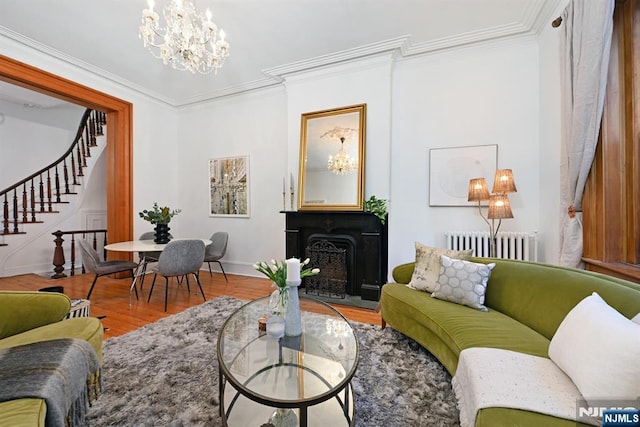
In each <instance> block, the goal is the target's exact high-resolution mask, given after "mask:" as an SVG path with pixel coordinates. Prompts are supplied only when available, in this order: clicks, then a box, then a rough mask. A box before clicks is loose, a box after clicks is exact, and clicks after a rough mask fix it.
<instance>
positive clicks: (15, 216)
mask: <svg viewBox="0 0 640 427" xmlns="http://www.w3.org/2000/svg"><path fill="white" fill-rule="evenodd" d="M13 232H14V233H18V232H20V229H19V228H18V192H17V191H16V189H15V188H14V189H13Z"/></svg>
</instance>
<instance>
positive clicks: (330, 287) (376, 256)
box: [284, 211, 387, 301]
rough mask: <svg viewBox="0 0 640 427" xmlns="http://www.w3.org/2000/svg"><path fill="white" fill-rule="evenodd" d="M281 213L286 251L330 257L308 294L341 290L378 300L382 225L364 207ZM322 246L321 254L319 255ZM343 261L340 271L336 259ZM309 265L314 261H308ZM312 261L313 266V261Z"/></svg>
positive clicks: (383, 263) (383, 269) (382, 279)
mask: <svg viewBox="0 0 640 427" xmlns="http://www.w3.org/2000/svg"><path fill="white" fill-rule="evenodd" d="M284 213H285V215H286V228H285V233H286V256H287V258H290V257H296V258H300V259H305V258H312V257H311V256H310V255H313V256H315V257H316V258H317V259H320V258H323V259H324V262H329V263H330V265H327V266H326V267H325V269H326V270H327V271H326V273H327V274H325V275H323V274H322V273H323V272H322V269H323V267H322V265H318V267H319V268H320V269H321V274H320V275H319V277H318V278H317V280H316V281H315V282H314V281H312V282H311V292H308V290H307V293H309V294H310V295H312V296H313V295H314V293H315V294H318V295H322V294H325V295H324V296H329V295H326V294H327V293H331V294H333V295H330V296H332V297H337V298H342V295H343V293H344V294H346V295H351V296H359V297H361V298H362V299H364V300H372V301H377V300H379V298H380V288H381V287H382V285H384V284H385V283H386V281H387V226H386V224H384V225H383V224H382V223H381V222H380V219H379V218H378V217H376V216H375V215H373V214H371V213H368V212H327V211H298V212H284ZM323 248H325V249H326V250H325V253H324V254H323V252H322V251H323ZM341 260H344V261H343V262H344V271H340V268H341V267H340V266H339V264H340V263H341ZM312 265H313V264H312ZM313 266H315V265H313ZM343 285H344V286H343Z"/></svg>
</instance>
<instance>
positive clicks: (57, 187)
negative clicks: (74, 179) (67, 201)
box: [53, 165, 60, 203]
mask: <svg viewBox="0 0 640 427" xmlns="http://www.w3.org/2000/svg"><path fill="white" fill-rule="evenodd" d="M55 172H56V173H55V175H54V181H53V184H54V186H55V187H54V189H55V195H56V203H60V174H59V173H58V165H56V166H55Z"/></svg>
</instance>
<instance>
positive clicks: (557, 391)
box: [452, 347, 600, 427]
mask: <svg viewBox="0 0 640 427" xmlns="http://www.w3.org/2000/svg"><path fill="white" fill-rule="evenodd" d="M452 384H453V391H454V392H455V394H456V397H457V399H458V409H460V425H461V426H462V427H466V426H474V425H475V423H476V415H477V413H478V411H479V410H480V409H482V408H496V407H498V408H513V409H523V410H527V411H533V412H539V413H541V414H546V415H552V416H554V417H559V418H566V419H570V420H577V415H578V414H577V409H576V408H577V404H578V399H581V398H582V395H581V394H580V392H579V391H578V389H577V388H576V386H575V384H573V382H572V381H571V379H570V378H569V377H568V376H567V375H566V374H565V373H564V372H563V371H562V370H561V369H560V368H559V367H558V366H557V365H556V364H555V363H553V361H552V360H550V359H547V358H545V357H538V356H531V355H529V354H523V353H518V352H515V351H509V350H501V349H496V348H480V347H478V348H468V349H465V350H463V351H462V352H461V353H460V359H459V360H458V369H457V370H456V374H455V376H454V377H453V379H452ZM580 421H581V422H588V423H593V425H600V424H599V423H598V422H597V421H595V420H586V419H584V418H582V417H581V418H580Z"/></svg>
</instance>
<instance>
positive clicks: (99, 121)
mask: <svg viewBox="0 0 640 427" xmlns="http://www.w3.org/2000/svg"><path fill="white" fill-rule="evenodd" d="M94 112H95V114H96V125H97V128H96V135H98V136H103V135H104V129H103V126H104V118H103V115H104V114H103V113H102V112H101V111H94Z"/></svg>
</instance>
